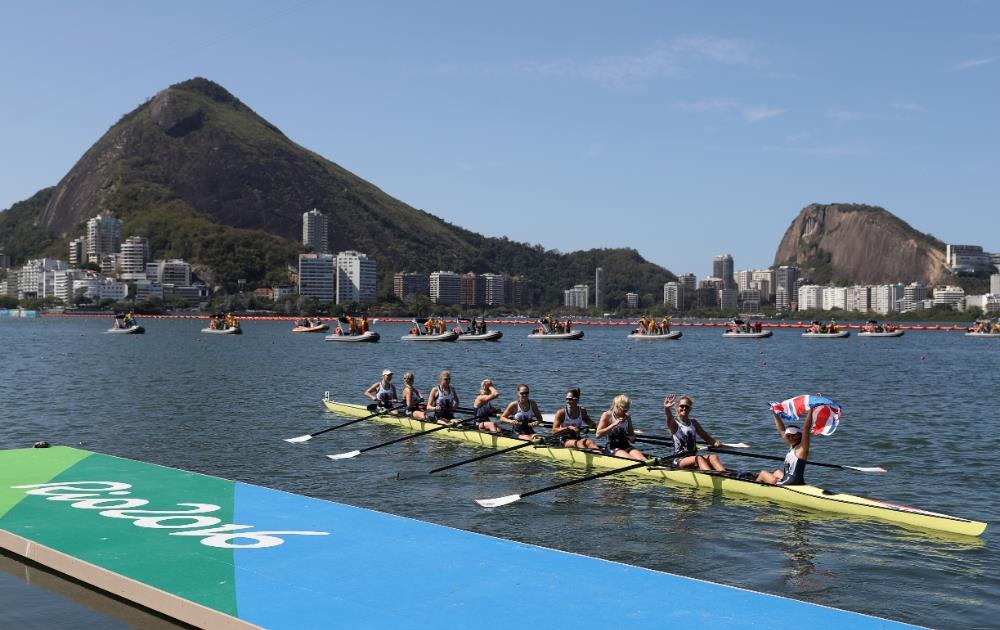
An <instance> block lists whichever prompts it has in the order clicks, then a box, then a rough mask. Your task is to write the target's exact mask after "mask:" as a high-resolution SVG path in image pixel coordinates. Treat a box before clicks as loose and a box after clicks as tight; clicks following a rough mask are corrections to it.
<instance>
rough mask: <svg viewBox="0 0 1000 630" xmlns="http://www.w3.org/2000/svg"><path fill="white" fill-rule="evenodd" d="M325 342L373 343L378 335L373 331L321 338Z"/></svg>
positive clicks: (377, 338)
mask: <svg viewBox="0 0 1000 630" xmlns="http://www.w3.org/2000/svg"><path fill="white" fill-rule="evenodd" d="M323 339H326V340H327V341H343V342H346V343H351V342H353V343H375V342H376V341H378V340H379V334H378V333H377V332H375V331H374V330H369V331H368V332H363V333H361V334H360V335H327V336H326V337H323Z"/></svg>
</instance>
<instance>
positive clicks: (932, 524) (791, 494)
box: [323, 392, 986, 536]
mask: <svg viewBox="0 0 1000 630" xmlns="http://www.w3.org/2000/svg"><path fill="white" fill-rule="evenodd" d="M323 404H324V406H325V407H326V409H327V410H328V411H332V412H335V413H338V414H341V415H344V416H349V417H364V416H371V411H369V410H368V408H367V407H365V406H364V405H356V404H351V403H344V402H338V401H335V400H333V399H331V398H330V393H329V392H327V393H326V395H325V396H324V397H323ZM372 420H374V421H377V422H383V423H386V424H393V425H396V426H400V427H403V428H405V429H410V430H413V431H427V430H429V429H433V428H435V427H440V426H441V425H438V424H436V423H434V422H423V421H420V420H415V419H413V418H408V417H406V416H393V415H389V414H384V415H378V416H375V417H373V418H372ZM434 435H437V436H440V437H445V438H448V439H452V440H459V441H463V442H469V443H472V444H478V445H481V446H486V447H489V448H494V449H502V448H509V447H512V446H517V445H518V444H523V440H518V439H515V438H509V437H505V436H500V435H496V434H492V433H485V432H482V431H476V430H463V429H457V428H456V429H449V430H442V431H437V432H436V433H435V434H434ZM522 452H530V453H533V454H535V455H538V456H541V457H546V458H548V459H553V460H557V461H560V462H565V463H569V464H575V465H578V466H583V467H588V468H589V467H593V468H609V469H613V468H624V467H625V466H632V465H634V464H635V463H636V461H635V460H634V459H627V458H624V457H615V456H613V455H603V454H600V453H594V452H590V451H582V450H577V449H572V448H560V447H556V446H551V445H545V446H541V445H540V446H538V447H537V448H526V449H522ZM629 474H633V475H639V476H642V477H645V478H652V479H656V480H661V481H664V482H668V483H676V484H679V485H684V486H693V487H696V488H705V489H707V490H711V491H713V492H733V493H736V494H742V495H747V496H752V497H758V498H762V499H766V500H770V501H774V502H777V503H784V504H789V505H795V506H799V507H804V508H809V509H814V510H819V511H823V512H832V513H837V514H849V515H854V516H862V517H868V518H874V519H878V520H882V521H888V522H891V523H895V524H898V525H902V526H909V527H918V528H923V529H931V530H936V531H943V532H950V533H954V534H963V535H966V536H978V535H980V534H982V533H983V532H984V531H985V530H986V523H983V522H980V521H971V520H968V519H964V518H959V517H957V516H949V515H947V514H940V513H937V512H928V511H926V510H919V509H917V508H912V507H908V506H905V505H897V504H894V503H886V502H883V501H877V500H874V499H866V498H864V497H857V496H853V495H849V494H839V493H836V492H830V491H827V490H823V489H822V488H817V487H815V486H809V485H803V486H772V485H768V484H763V483H758V482H756V481H747V480H743V479H737V478H734V477H727V476H721V475H717V474H715V475H713V474H707V473H701V472H697V471H693V470H675V469H670V468H661V467H652V468H637V469H635V470H632V471H629Z"/></svg>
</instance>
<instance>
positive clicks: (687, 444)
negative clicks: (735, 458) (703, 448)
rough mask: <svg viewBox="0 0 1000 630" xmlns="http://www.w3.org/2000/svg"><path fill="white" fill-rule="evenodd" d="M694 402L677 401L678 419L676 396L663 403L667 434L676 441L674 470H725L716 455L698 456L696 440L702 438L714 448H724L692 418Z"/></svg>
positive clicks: (683, 399)
mask: <svg viewBox="0 0 1000 630" xmlns="http://www.w3.org/2000/svg"><path fill="white" fill-rule="evenodd" d="M693 406H694V401H693V400H691V397H690V396H681V397H680V399H678V400H677V417H676V418H675V417H674V411H673V408H674V395H673V394H670V395H669V396H667V397H666V399H664V401H663V413H665V414H666V416H667V433H669V434H670V437H672V438H673V440H674V462H673V464H674V468H697V469H698V470H719V471H721V470H725V469H726V467H725V466H723V465H722V462H721V461H719V456H718V455H716V454H715V453H711V454H710V455H698V454H697V453H698V446H697V444H696V443H695V442H696V438H697V437H700V438H701V439H702V440H704V441H705V443H706V444H708V445H709V446H712V447H713V448H719V447H720V446H722V442H720V441H718V440H716V439H714V438H713V437H712V436H711V435H709V434H708V432H707V431H705V429H703V428H702V426H701V423H700V422H698V421H697V420H695V419H694V418H692V417H690V414H691V408H692V407H693Z"/></svg>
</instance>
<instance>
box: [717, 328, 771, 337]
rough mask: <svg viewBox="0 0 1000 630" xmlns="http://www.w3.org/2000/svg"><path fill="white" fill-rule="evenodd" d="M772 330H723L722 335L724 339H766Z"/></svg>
mask: <svg viewBox="0 0 1000 630" xmlns="http://www.w3.org/2000/svg"><path fill="white" fill-rule="evenodd" d="M773 334H774V332H773V331H770V330H762V331H760V332H752V333H748V332H724V333H722V336H723V337H725V338H726V339H767V338H768V337H770V336H771V335H773Z"/></svg>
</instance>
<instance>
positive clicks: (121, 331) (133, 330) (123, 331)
mask: <svg viewBox="0 0 1000 630" xmlns="http://www.w3.org/2000/svg"><path fill="white" fill-rule="evenodd" d="M145 333H146V329H145V328H143V327H142V326H131V327H129V328H108V334H109V335H142V334H145Z"/></svg>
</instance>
